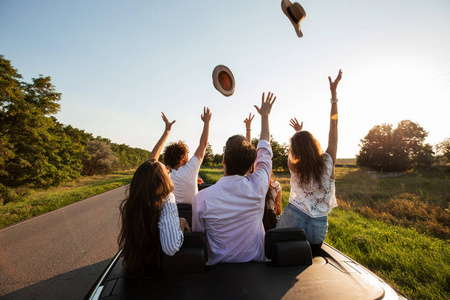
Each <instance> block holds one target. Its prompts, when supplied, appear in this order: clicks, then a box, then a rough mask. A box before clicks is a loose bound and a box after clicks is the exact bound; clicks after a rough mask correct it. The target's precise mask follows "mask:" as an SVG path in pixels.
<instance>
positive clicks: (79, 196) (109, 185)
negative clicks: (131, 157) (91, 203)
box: [0, 172, 133, 228]
mask: <svg viewBox="0 0 450 300" xmlns="http://www.w3.org/2000/svg"><path fill="white" fill-rule="evenodd" d="M132 176H133V172H121V173H115V174H111V175H104V176H92V177H84V178H82V179H80V180H77V181H74V182H71V183H68V184H66V185H63V186H61V187H58V188H51V189H49V190H31V191H29V193H28V195H25V196H22V197H21V198H20V199H19V200H17V201H15V202H9V203H7V204H5V205H1V206H0V228H3V227H5V226H8V225H11V224H14V223H16V222H19V221H22V220H26V219H29V218H31V217H33V216H37V215H40V214H43V213H46V212H49V211H52V210H56V209H58V208H61V207H63V206H66V205H68V204H71V203H74V202H77V201H80V200H83V199H86V198H89V197H92V196H95V195H98V194H101V193H104V192H106V191H109V190H112V189H115V188H118V187H120V186H123V185H126V184H128V183H130V182H131V178H132Z"/></svg>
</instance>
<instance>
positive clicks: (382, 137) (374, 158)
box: [356, 120, 433, 172]
mask: <svg viewBox="0 0 450 300" xmlns="http://www.w3.org/2000/svg"><path fill="white" fill-rule="evenodd" d="M427 135H428V133H427V132H426V131H425V130H424V129H423V128H422V127H421V126H420V125H419V124H417V123H414V122H412V121H410V120H403V121H401V122H399V123H398V125H397V128H395V129H394V130H393V129H392V125H390V124H382V125H376V126H374V127H373V128H372V129H371V130H370V131H369V133H368V134H367V135H366V136H365V138H364V139H362V140H361V144H360V146H361V150H360V152H359V154H358V156H357V158H356V163H357V164H358V165H359V166H363V167H369V168H372V169H374V170H377V171H387V172H390V171H406V170H408V169H410V168H424V167H428V166H430V165H431V164H432V162H433V150H432V148H431V146H430V145H429V144H424V141H425V138H426V136H427Z"/></svg>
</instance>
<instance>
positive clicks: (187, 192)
mask: <svg viewBox="0 0 450 300" xmlns="http://www.w3.org/2000/svg"><path fill="white" fill-rule="evenodd" d="M211 115H212V114H211V112H210V110H209V108H206V107H205V108H203V114H202V115H201V119H202V121H203V132H202V135H201V137H200V144H199V146H198V148H197V150H196V151H195V153H194V156H192V158H191V159H189V156H188V155H189V148H188V147H187V145H186V144H185V143H183V142H182V141H179V142H177V143H171V144H169V145H168V146H167V147H166V148H165V149H164V163H165V164H166V165H168V166H169V167H170V169H171V172H170V179H172V182H173V185H174V187H175V190H174V191H173V193H174V194H175V200H176V202H177V203H187V204H192V202H193V200H194V196H195V195H196V194H197V193H198V187H197V182H198V171H199V170H200V166H201V164H202V161H203V157H204V156H205V151H206V146H207V145H208V137H209V122H210V121H211Z"/></svg>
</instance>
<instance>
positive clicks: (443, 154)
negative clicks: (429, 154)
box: [435, 138, 450, 165]
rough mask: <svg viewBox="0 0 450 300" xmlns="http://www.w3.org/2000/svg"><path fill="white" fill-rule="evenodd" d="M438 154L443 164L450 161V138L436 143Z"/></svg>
mask: <svg viewBox="0 0 450 300" xmlns="http://www.w3.org/2000/svg"><path fill="white" fill-rule="evenodd" d="M435 149H436V156H437V158H438V159H439V161H440V162H442V164H444V165H445V164H448V163H450V138H446V139H445V140H443V141H442V142H440V143H438V144H436V146H435Z"/></svg>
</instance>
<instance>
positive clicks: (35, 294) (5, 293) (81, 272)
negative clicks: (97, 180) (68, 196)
mask: <svg viewBox="0 0 450 300" xmlns="http://www.w3.org/2000/svg"><path fill="white" fill-rule="evenodd" d="M125 189H126V186H124V187H120V188H117V189H115V190H112V191H109V192H106V193H103V194H101V195H97V196H94V197H92V198H89V199H86V200H83V201H80V202H77V203H74V204H72V205H69V206H66V207H64V208H61V209H59V210H56V211H53V212H50V213H47V214H44V215H41V216H38V217H35V218H32V219H30V220H27V221H24V222H20V223H18V224H15V225H11V226H9V227H6V228H4V229H2V230H0V298H1V299H5V300H6V299H82V298H83V297H84V296H85V295H86V293H87V292H88V291H89V289H90V288H91V286H92V284H93V283H94V282H95V280H96V279H97V278H98V277H99V275H100V274H101V272H102V271H103V269H104V268H105V267H106V266H107V264H108V262H109V260H110V259H111V258H112V257H113V256H114V255H115V254H116V253H117V250H118V246H117V235H118V233H119V209H118V207H119V204H120V201H121V200H122V199H123V198H124V197H125Z"/></svg>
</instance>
